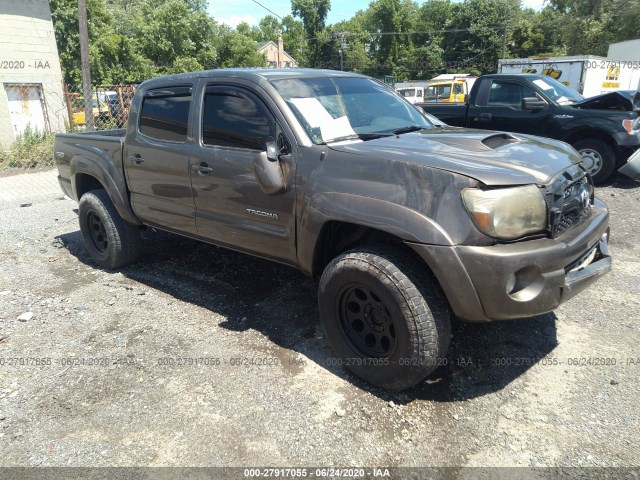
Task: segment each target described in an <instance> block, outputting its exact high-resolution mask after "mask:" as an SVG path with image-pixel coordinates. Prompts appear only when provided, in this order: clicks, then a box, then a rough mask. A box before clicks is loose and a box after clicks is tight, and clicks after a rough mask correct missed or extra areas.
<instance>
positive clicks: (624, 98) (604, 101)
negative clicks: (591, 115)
mask: <svg viewBox="0 0 640 480" xmlns="http://www.w3.org/2000/svg"><path fill="white" fill-rule="evenodd" d="M573 106H574V107H575V108H584V109H589V110H615V111H619V112H635V113H640V92H637V91H635V90H618V91H616V92H609V93H604V94H602V95H596V96H595V97H590V98H587V99H586V100H583V101H582V102H579V103H576V104H574V105H573Z"/></svg>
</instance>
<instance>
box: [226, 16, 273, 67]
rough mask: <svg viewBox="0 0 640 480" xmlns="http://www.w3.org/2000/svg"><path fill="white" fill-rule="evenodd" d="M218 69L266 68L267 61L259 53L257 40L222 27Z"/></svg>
mask: <svg viewBox="0 0 640 480" xmlns="http://www.w3.org/2000/svg"><path fill="white" fill-rule="evenodd" d="M218 35H219V37H218V38H219V44H218V62H217V67H220V68H232V67H264V66H265V65H266V64H267V60H266V58H265V56H264V55H263V54H259V53H258V52H257V45H256V42H255V40H253V39H252V38H251V37H248V36H246V35H242V34H240V33H238V32H236V31H234V30H232V29H231V28H229V27H227V26H225V25H222V26H220V29H219V32H218Z"/></svg>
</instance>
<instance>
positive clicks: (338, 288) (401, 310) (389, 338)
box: [318, 247, 451, 390]
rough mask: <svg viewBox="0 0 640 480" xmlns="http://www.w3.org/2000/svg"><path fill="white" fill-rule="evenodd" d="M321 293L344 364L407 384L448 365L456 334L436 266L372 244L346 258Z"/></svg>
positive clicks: (385, 381)
mask: <svg viewBox="0 0 640 480" xmlns="http://www.w3.org/2000/svg"><path fill="white" fill-rule="evenodd" d="M416 267H418V268H416ZM318 298H319V307H320V317H321V319H322V322H323V325H324V328H325V331H326V334H327V339H328V341H329V343H330V345H331V347H332V348H333V350H334V352H335V354H336V360H337V363H338V364H340V365H342V366H344V367H345V368H346V369H347V370H349V371H350V372H352V373H353V374H354V375H356V376H358V377H360V378H362V379H363V380H365V381H367V382H369V383H372V384H373V385H376V386H379V387H383V388H386V389H389V390H404V389H407V388H410V387H413V386H414V385H416V384H417V383H419V382H420V381H422V380H424V379H425V378H426V377H427V376H428V375H429V374H430V373H431V372H433V370H435V369H436V367H437V366H438V365H440V364H442V359H443V358H444V356H445V355H446V351H447V349H448V347H449V340H450V337H451V333H450V332H451V327H450V313H449V308H448V305H447V302H446V300H445V298H444V295H443V294H442V292H441V290H440V287H439V285H438V283H437V281H436V280H435V279H434V278H433V276H432V275H431V274H430V272H428V271H425V270H424V267H422V268H420V265H418V266H416V262H415V261H414V260H413V259H411V258H410V257H409V256H408V255H406V254H404V253H403V252H401V251H398V250H395V249H391V248H387V247H371V248H367V249H362V250H353V251H350V252H347V253H344V254H342V255H340V256H338V257H337V258H335V259H334V260H333V261H332V262H331V263H330V264H329V265H328V266H327V267H326V268H325V270H324V272H323V274H322V278H321V280H320V288H319V292H318Z"/></svg>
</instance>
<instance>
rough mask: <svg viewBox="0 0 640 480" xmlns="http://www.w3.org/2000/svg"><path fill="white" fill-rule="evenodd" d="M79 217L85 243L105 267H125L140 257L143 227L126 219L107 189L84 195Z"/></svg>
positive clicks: (93, 256)
mask: <svg viewBox="0 0 640 480" xmlns="http://www.w3.org/2000/svg"><path fill="white" fill-rule="evenodd" d="M78 217H79V220H80V231H81V232H82V239H83V240H84V245H85V247H86V248H87V251H88V252H89V254H90V255H91V257H92V258H93V259H94V260H95V262H96V263H97V264H98V265H100V266H101V267H104V268H109V269H115V268H119V267H123V266H125V265H129V264H130V263H134V262H135V261H136V260H137V259H138V257H139V256H140V253H141V240H140V229H139V228H137V227H134V226H133V225H129V224H128V223H126V222H125V221H124V220H122V218H121V217H120V215H119V214H118V211H117V210H116V208H115V207H114V206H113V203H112V202H111V199H110V198H109V195H107V192H105V191H104V190H92V191H91V192H87V193H85V194H84V195H82V198H80V202H79V204H78Z"/></svg>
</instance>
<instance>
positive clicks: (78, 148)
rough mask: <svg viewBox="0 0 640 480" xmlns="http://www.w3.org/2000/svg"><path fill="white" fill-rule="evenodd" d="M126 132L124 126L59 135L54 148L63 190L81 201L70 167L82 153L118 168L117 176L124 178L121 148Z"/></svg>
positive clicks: (59, 180)
mask: <svg viewBox="0 0 640 480" xmlns="http://www.w3.org/2000/svg"><path fill="white" fill-rule="evenodd" d="M125 134H126V129H124V128H120V129H116V130H97V131H95V132H74V133H59V134H57V135H56V140H55V144H54V148H53V151H54V157H55V160H56V164H57V166H58V182H59V183H60V186H61V187H62V190H63V191H64V192H65V193H66V194H67V195H68V196H69V197H71V198H73V199H74V200H78V198H77V197H76V193H75V192H74V191H73V188H72V186H71V168H70V166H71V162H72V161H73V159H74V157H76V156H77V155H80V154H82V155H83V156H84V157H85V158H90V159H92V160H93V161H96V162H102V163H104V164H105V165H106V166H109V167H110V168H117V169H118V172H117V173H118V175H115V177H119V178H124V170H123V169H124V165H123V163H122V151H123V147H124V137H125ZM109 160H110V161H109ZM85 161H86V160H85ZM113 173H116V172H113Z"/></svg>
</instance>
